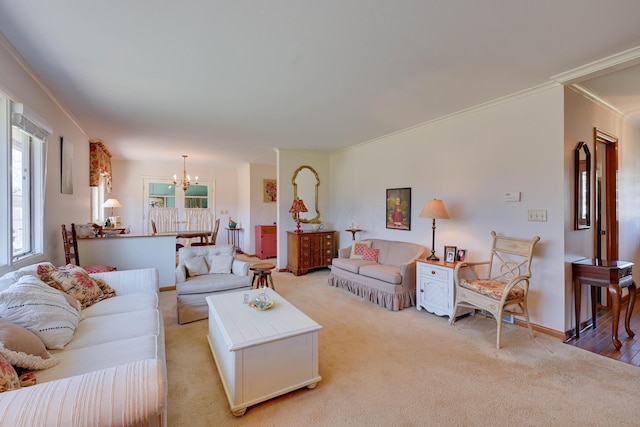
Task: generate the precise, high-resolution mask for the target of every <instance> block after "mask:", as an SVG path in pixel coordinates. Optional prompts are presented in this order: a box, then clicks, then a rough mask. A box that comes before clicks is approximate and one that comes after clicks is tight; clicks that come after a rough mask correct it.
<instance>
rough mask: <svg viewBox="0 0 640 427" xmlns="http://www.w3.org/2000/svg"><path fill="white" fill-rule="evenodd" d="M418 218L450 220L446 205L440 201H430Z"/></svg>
mask: <svg viewBox="0 0 640 427" xmlns="http://www.w3.org/2000/svg"><path fill="white" fill-rule="evenodd" d="M418 216H419V217H420V218H437V219H449V213H448V212H447V208H445V207H444V203H443V202H442V200H439V199H433V200H428V201H427V203H425V204H424V207H423V208H422V211H421V212H420V215H418Z"/></svg>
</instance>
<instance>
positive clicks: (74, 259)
mask: <svg viewBox="0 0 640 427" xmlns="http://www.w3.org/2000/svg"><path fill="white" fill-rule="evenodd" d="M61 228H62V245H63V246H64V260H65V264H74V265H78V266H79V265H80V254H79V253H78V235H77V234H76V225H75V224H74V223H72V224H71V232H69V231H68V230H67V226H66V225H64V224H62V226H61ZM83 268H84V269H85V270H86V271H87V272H88V273H103V272H106V271H115V270H116V268H115V267H113V266H110V265H89V266H85V267H83Z"/></svg>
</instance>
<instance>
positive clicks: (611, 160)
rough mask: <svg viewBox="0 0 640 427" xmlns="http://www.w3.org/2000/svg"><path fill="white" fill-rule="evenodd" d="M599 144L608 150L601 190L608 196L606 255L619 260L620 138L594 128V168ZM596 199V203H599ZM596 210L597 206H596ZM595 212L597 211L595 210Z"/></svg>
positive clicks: (596, 228)
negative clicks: (618, 188)
mask: <svg viewBox="0 0 640 427" xmlns="http://www.w3.org/2000/svg"><path fill="white" fill-rule="evenodd" d="M598 142H600V143H603V144H604V146H605V149H606V164H605V171H604V173H606V177H605V182H606V186H605V188H603V189H601V191H604V192H605V194H606V198H605V200H606V201H607V204H606V206H605V212H606V217H607V219H606V223H605V230H607V234H606V242H607V243H606V244H607V247H606V253H607V258H608V259H611V260H616V259H618V201H617V188H616V187H617V182H618V180H617V177H618V137H616V136H614V135H612V134H610V133H608V132H606V131H603V130H602V129H598V128H597V127H594V128H593V143H594V152H595V156H596V160H595V162H594V166H595V165H597V164H598V159H597V156H598V150H597V145H598ZM593 176H594V182H593V184H594V187H593V188H596V185H595V184H596V181H595V180H596V179H597V176H596V174H595V173H594V174H593ZM595 199H596V198H595V197H594V203H596V202H597V201H596V200H595ZM594 208H595V206H594ZM594 212H595V209H594ZM597 230H598V227H594V233H593V234H594V236H593V237H594V247H593V252H594V257H597V248H598V239H600V238H601V236H599V235H598V231H597Z"/></svg>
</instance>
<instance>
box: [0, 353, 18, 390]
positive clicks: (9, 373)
mask: <svg viewBox="0 0 640 427" xmlns="http://www.w3.org/2000/svg"><path fill="white" fill-rule="evenodd" d="M18 388H20V378H18V373H17V372H16V370H15V369H14V367H13V366H11V363H9V362H8V361H7V360H6V359H5V358H4V357H2V356H0V393H2V392H4V391H9V390H16V389H18Z"/></svg>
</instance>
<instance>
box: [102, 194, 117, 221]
mask: <svg viewBox="0 0 640 427" xmlns="http://www.w3.org/2000/svg"><path fill="white" fill-rule="evenodd" d="M102 207H104V208H111V214H110V215H109V218H108V221H109V223H110V225H111V226H112V227H115V226H117V225H120V224H121V220H120V216H113V208H121V207H122V204H121V203H120V202H119V201H118V199H107V201H106V202H104V204H103V205H102Z"/></svg>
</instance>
